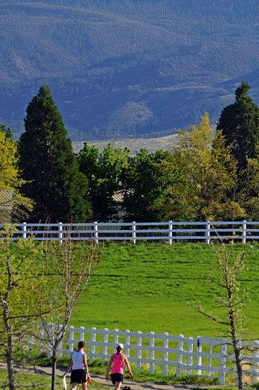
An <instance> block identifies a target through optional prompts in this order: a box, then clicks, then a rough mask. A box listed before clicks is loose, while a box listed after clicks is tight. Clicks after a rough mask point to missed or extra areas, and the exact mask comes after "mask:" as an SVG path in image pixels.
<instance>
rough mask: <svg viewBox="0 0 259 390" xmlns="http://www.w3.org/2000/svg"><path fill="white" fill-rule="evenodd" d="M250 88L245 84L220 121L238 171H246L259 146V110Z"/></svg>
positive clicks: (238, 89) (241, 86)
mask: <svg viewBox="0 0 259 390" xmlns="http://www.w3.org/2000/svg"><path fill="white" fill-rule="evenodd" d="M249 90H250V86H249V85H248V84H247V82H245V81H244V82H243V83H242V84H241V85H240V86H239V87H238V88H237V89H236V92H235V95H236V101H235V103H233V104H230V105H229V106H227V107H225V108H224V110H223V111H222V113H221V116H220V118H219V121H218V125H217V130H222V134H223V135H224V137H225V140H226V145H227V146H228V145H231V151H232V154H233V156H234V157H235V159H236V160H237V162H238V171H239V172H241V171H242V170H244V169H246V167H247V158H255V157H257V153H258V144H259V108H258V106H257V105H256V104H255V103H254V102H253V101H252V99H251V97H249V96H248V92H249Z"/></svg>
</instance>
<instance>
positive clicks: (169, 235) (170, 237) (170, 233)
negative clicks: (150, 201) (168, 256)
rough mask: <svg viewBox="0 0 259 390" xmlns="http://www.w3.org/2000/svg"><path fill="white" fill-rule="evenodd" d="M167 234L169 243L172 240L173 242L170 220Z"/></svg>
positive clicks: (170, 243)
mask: <svg viewBox="0 0 259 390" xmlns="http://www.w3.org/2000/svg"><path fill="white" fill-rule="evenodd" d="M168 228H169V234H168V237H169V238H168V242H169V245H172V242H173V222H172V221H169V227H168Z"/></svg>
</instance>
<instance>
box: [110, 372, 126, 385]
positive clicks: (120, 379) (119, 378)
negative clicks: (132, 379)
mask: <svg viewBox="0 0 259 390" xmlns="http://www.w3.org/2000/svg"><path fill="white" fill-rule="evenodd" d="M123 377H124V375H123V374H119V373H115V374H111V380H112V383H113V384H115V382H123Z"/></svg>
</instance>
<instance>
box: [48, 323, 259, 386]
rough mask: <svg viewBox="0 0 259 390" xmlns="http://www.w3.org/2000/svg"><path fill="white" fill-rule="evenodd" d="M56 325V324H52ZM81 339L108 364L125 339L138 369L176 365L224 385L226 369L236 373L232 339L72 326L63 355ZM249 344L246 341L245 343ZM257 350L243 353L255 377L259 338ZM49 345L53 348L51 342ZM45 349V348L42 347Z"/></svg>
mask: <svg viewBox="0 0 259 390" xmlns="http://www.w3.org/2000/svg"><path fill="white" fill-rule="evenodd" d="M50 326H52V324H50ZM80 340H84V341H85V344H86V347H85V351H86V353H87V355H88V357H89V358H90V359H91V360H94V359H97V358H99V359H101V360H102V363H103V364H104V363H105V361H106V360H107V359H108V358H110V356H111V354H112V353H114V352H115V348H116V346H117V344H118V343H123V344H124V348H125V354H126V355H127V356H128V359H129V361H130V362H134V363H135V364H136V369H137V370H141V368H142V367H144V368H146V369H147V368H148V369H149V372H150V373H151V374H152V373H154V370H155V366H160V367H161V368H162V372H163V376H167V375H168V374H169V373H170V372H171V373H172V367H174V370H175V371H174V372H176V375H177V376H181V375H182V374H185V375H191V374H197V375H198V376H205V377H211V378H214V377H215V378H218V379H219V382H220V384H221V385H223V384H224V383H225V375H226V373H229V372H233V373H235V364H234V359H235V357H234V355H233V350H232V347H231V342H230V341H228V340H226V339H214V338H209V337H201V336H198V337H196V338H192V337H184V336H183V335H179V336H171V335H169V334H168V333H164V334H155V333H154V332H150V333H142V332H140V331H138V332H130V331H129V330H126V331H125V332H121V331H119V330H118V329H115V330H108V329H104V330H97V329H96V328H92V329H85V328H84V327H80V328H74V327H73V326H70V327H69V328H68V329H67V332H66V335H65V337H64V339H63V341H62V343H61V344H60V345H59V350H58V351H59V355H62V354H71V353H72V352H73V350H74V349H76V348H77V344H78V342H79V341H80ZM244 345H247V344H245V343H242V346H244ZM250 347H252V350H253V352H251V353H250V356H244V355H243V356H242V359H243V360H244V361H245V362H246V363H249V370H248V371H246V374H248V375H250V376H252V377H253V378H254V380H257V378H258V377H259V369H258V364H259V356H258V349H259V341H254V342H253V343H250ZM43 348H44V347H43ZM45 348H46V349H47V350H48V351H49V354H50V350H49V349H48V346H47V345H46V346H45ZM41 351H42V350H41Z"/></svg>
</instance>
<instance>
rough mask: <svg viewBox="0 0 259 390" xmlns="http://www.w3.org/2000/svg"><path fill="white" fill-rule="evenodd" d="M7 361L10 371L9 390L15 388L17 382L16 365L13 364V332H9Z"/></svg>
mask: <svg viewBox="0 0 259 390" xmlns="http://www.w3.org/2000/svg"><path fill="white" fill-rule="evenodd" d="M6 363H7V371H8V381H9V390H14V389H15V383H14V366H13V340H12V336H11V334H9V336H8V348H7V351H6Z"/></svg>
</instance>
